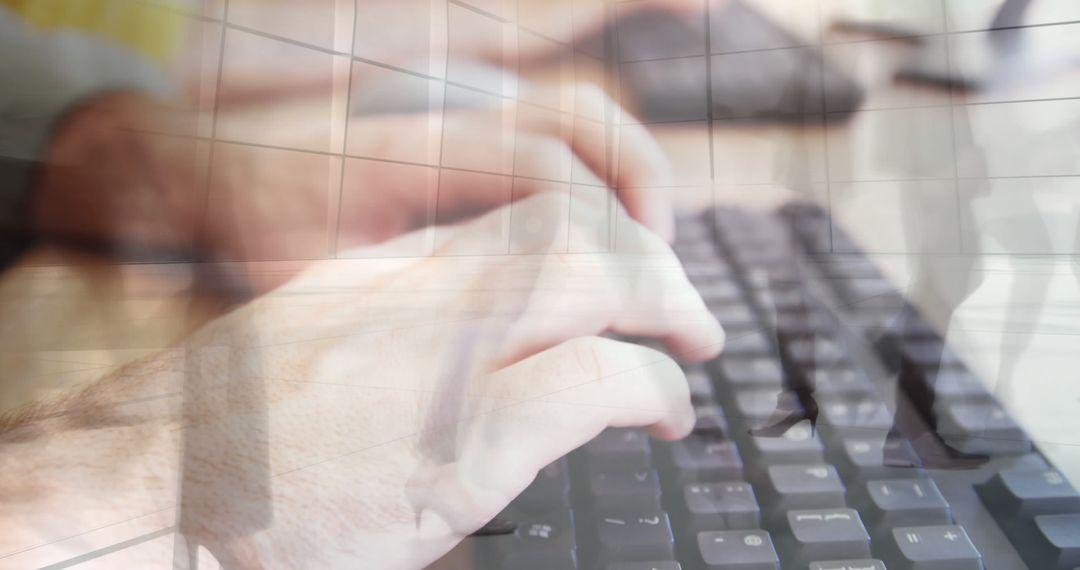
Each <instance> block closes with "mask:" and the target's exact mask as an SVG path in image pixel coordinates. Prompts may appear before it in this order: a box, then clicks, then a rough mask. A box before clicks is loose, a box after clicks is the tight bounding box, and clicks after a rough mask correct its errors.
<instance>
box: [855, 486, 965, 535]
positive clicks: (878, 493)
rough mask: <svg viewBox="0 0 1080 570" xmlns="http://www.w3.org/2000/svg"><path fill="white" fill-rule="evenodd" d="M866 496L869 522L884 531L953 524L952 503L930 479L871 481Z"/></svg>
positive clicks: (867, 519) (867, 520)
mask: <svg viewBox="0 0 1080 570" xmlns="http://www.w3.org/2000/svg"><path fill="white" fill-rule="evenodd" d="M866 495H867V496H866V498H867V505H866V508H865V509H863V514H864V515H865V516H866V522H867V523H869V524H870V525H872V526H874V527H876V528H880V529H882V530H887V529H890V528H893V527H898V526H925V525H946V524H950V523H951V522H952V509H951V508H950V507H949V503H948V502H946V501H945V497H943V496H942V495H941V491H940V490H939V489H938V487H937V484H936V483H934V481H932V480H930V479H894V480H887V481H869V482H867V483H866Z"/></svg>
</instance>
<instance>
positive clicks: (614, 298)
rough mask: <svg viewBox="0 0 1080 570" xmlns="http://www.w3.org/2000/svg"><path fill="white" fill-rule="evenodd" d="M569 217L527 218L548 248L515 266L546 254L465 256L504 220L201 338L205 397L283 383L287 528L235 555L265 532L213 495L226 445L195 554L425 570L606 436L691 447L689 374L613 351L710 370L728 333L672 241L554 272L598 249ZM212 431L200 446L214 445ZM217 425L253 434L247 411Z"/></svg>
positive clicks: (238, 454)
mask: <svg viewBox="0 0 1080 570" xmlns="http://www.w3.org/2000/svg"><path fill="white" fill-rule="evenodd" d="M559 204H560V202H559V201H558V199H557V197H556V196H555V195H553V194H550V193H542V194H539V195H536V196H533V197H530V198H528V199H525V200H522V201H520V202H516V203H515V204H514V218H515V220H518V221H519V222H521V223H530V222H531V226H532V227H534V228H535V231H532V232H531V233H527V234H526V235H520V236H517V237H516V238H515V243H514V244H513V245H512V246H511V247H513V248H514V249H515V250H516V251H520V252H522V253H526V252H530V251H532V252H536V253H537V254H536V255H487V256H470V255H462V254H464V253H467V252H468V251H470V249H469V248H470V247H471V246H472V245H473V244H475V243H477V242H478V241H483V240H495V239H499V236H500V235H502V234H501V232H502V227H503V226H502V224H503V219H504V218H503V214H504V213H505V212H502V211H499V210H496V211H494V212H492V213H490V214H488V215H485V216H482V217H480V218H478V219H476V220H474V221H470V222H466V223H463V224H462V225H460V226H457V227H455V228H452V229H450V230H449V231H452V232H453V233H452V236H451V237H450V238H449V239H448V240H446V241H445V242H444V244H445V245H444V246H443V247H441V248H440V250H439V251H438V252H437V254H438V255H436V256H434V257H426V258H415V259H402V258H386V259H365V260H360V261H333V262H325V263H320V264H317V265H314V266H312V267H310V268H309V269H308V270H307V271H305V272H304V273H303V274H301V275H300V276H299V277H298V278H296V279H295V280H293V281H291V282H289V283H288V284H287V285H285V286H283V287H281V288H279V289H277V290H275V291H274V292H272V293H270V294H269V295H267V296H265V297H262V298H260V299H258V300H256V301H254V302H252V303H251V304H249V305H247V306H245V307H244V308H242V309H240V310H238V311H236V312H234V313H232V314H230V315H228V316H227V317H225V318H224V319H222V320H221V321H218V322H216V323H214V324H213V325H211V326H209V327H207V328H206V329H204V330H203V331H201V332H200V333H199V334H197V335H196V336H195V337H194V339H193V340H192V341H191V347H192V354H196V355H205V358H204V357H203V356H198V357H197V358H198V361H199V362H200V363H204V364H201V365H200V366H198V367H197V368H196V369H197V370H198V371H199V372H197V374H199V375H202V376H205V378H204V380H206V381H212V379H213V378H218V377H220V376H223V374H224V372H223V371H222V370H221V369H220V366H221V363H222V362H224V361H229V362H232V363H233V364H234V365H235V364H239V366H238V367H236V368H235V369H238V370H242V371H246V372H247V373H250V374H252V375H258V376H260V377H263V378H265V385H266V393H267V397H268V400H269V402H270V409H269V415H268V426H269V429H268V432H267V433H269V439H268V448H269V450H270V453H269V471H270V473H271V474H272V478H271V480H270V481H271V483H270V488H271V490H272V505H273V513H274V515H273V522H272V524H271V525H270V526H269V528H266V529H265V530H263V531H260V532H257V533H255V534H254V535H253V536H249V537H245V538H240V539H232V540H225V539H224V538H223V537H229V536H235V535H237V534H242V533H241V532H240V531H237V532H230V526H229V525H230V524H231V523H230V521H237V522H236V524H237V525H239V526H238V527H237V528H246V526H245V525H244V523H243V521H244V520H245V518H247V514H246V513H245V509H244V505H243V504H242V503H241V504H239V505H237V504H236V503H237V501H235V497H230V496H228V495H225V494H222V495H220V496H218V495H216V494H215V492H214V491H215V488H216V487H215V479H214V477H213V475H214V473H218V475H219V477H220V471H218V469H220V468H221V467H222V466H226V465H227V466H229V469H230V470H231V471H230V472H232V473H235V472H236V470H237V467H238V462H241V463H240V466H241V467H243V464H242V461H243V458H244V457H245V454H244V452H243V450H237V449H230V448H229V446H222V448H221V449H220V451H216V450H215V449H214V448H213V446H210V447H209V448H207V449H204V450H202V451H198V450H196V452H197V453H200V454H201V455H200V457H199V458H198V461H197V462H196V464H195V468H196V469H195V474H194V476H195V479H196V480H197V481H205V483H204V486H205V487H206V489H204V490H203V492H201V493H199V496H201V497H204V498H205V503H204V504H203V505H201V506H199V505H195V511H194V512H201V514H202V515H203V516H205V520H206V521H207V522H206V524H205V525H199V524H194V525H189V527H188V531H189V536H190V537H192V538H195V539H197V540H199V541H200V542H201V543H203V544H206V545H207V546H209V547H210V549H211V551H213V552H214V553H215V554H216V555H217V556H218V558H219V560H221V561H223V562H226V563H231V564H232V565H233V566H235V567H238V568H240V567H242V568H256V567H274V568H297V567H318V568H331V567H348V568H421V567H423V566H425V565H426V564H428V563H430V562H431V561H433V560H435V559H437V558H438V557H439V556H441V555H442V554H443V553H445V552H447V551H449V550H450V549H451V548H452V547H453V546H454V545H455V544H456V543H457V542H458V541H460V540H461V539H462V538H463V537H464V536H466V535H468V534H469V533H470V532H471V531H473V530H475V529H477V528H479V527H480V526H482V525H483V524H484V523H486V522H487V521H488V520H489V519H490V518H491V517H493V516H494V515H496V514H497V513H498V512H499V511H500V510H501V509H502V508H504V507H505V506H506V505H507V504H508V502H509V501H510V500H511V499H512V498H513V497H514V496H515V495H516V494H518V493H519V492H520V491H522V490H523V489H524V488H525V487H526V486H527V485H528V484H529V483H530V482H531V480H532V479H533V477H534V476H535V475H536V473H537V471H538V470H539V469H540V468H541V467H543V466H544V465H546V464H548V463H550V462H552V461H554V460H555V459H557V458H558V457H560V456H562V455H564V454H565V453H568V452H569V451H571V450H573V449H574V448H576V447H578V446H579V445H581V444H583V443H585V442H586V441H588V440H589V439H591V438H592V437H593V436H595V435H596V434H597V433H599V432H600V431H601V430H602V429H604V428H606V427H608V426H649V431H650V433H651V434H653V435H654V436H656V437H660V438H664V439H674V438H678V437H681V436H683V435H685V434H686V433H688V432H689V430H690V429H691V426H692V424H693V421H694V414H693V411H692V409H691V406H690V401H689V395H688V389H687V386H686V384H685V378H684V376H683V373H682V371H681V370H680V368H679V367H678V366H677V365H676V364H675V363H674V362H673V361H672V360H671V359H670V358H668V357H667V356H665V355H664V354H662V353H660V352H657V351H654V350H651V349H647V348H643V347H640V346H637V345H632V344H627V343H623V342H619V341H616V340H610V339H606V338H601V337H598V336H596V335H599V334H600V333H603V332H606V331H613V332H618V333H625V334H633V335H645V336H651V337H657V338H659V339H661V340H662V341H663V342H664V343H665V345H666V346H667V347H668V348H669V350H671V351H672V352H673V353H675V354H677V355H680V356H682V357H684V358H687V359H691V360H701V359H706V358H710V357H712V356H714V355H715V354H716V353H717V352H718V351H719V349H720V345H721V343H722V342H723V332H722V330H721V329H720V327H719V325H718V323H717V322H716V321H715V320H714V319H713V317H712V316H711V315H710V314H709V312H708V311H707V310H706V307H705V305H704V303H703V302H702V300H701V298H700V297H699V296H698V294H697V292H696V291H695V290H694V289H693V288H692V287H691V285H690V283H689V281H688V280H687V278H686V276H685V274H684V273H683V271H682V269H681V267H680V265H679V263H678V260H677V259H676V258H675V257H674V255H673V253H672V252H671V250H670V248H669V247H668V246H667V244H666V243H665V242H664V240H662V239H661V238H660V237H658V236H657V235H655V234H654V233H653V232H651V231H649V230H647V229H646V228H644V227H643V226H641V225H640V224H638V223H636V222H634V221H632V220H630V219H627V218H621V219H619V220H618V224H619V225H618V234H619V238H618V242H617V243H616V244H615V248H614V250H615V251H614V252H608V253H597V254H574V255H571V254H565V253H561V254H550V253H547V254H545V253H542V252H547V251H550V250H551V249H553V248H554V249H558V248H559V246H562V244H565V240H566V235H567V232H571V231H578V232H579V231H580V228H577V229H575V228H572V227H570V224H569V222H568V221H567V220H568V218H567V217H566V216H565V211H564V210H563V209H561V208H560V206H559ZM580 207H581V208H590V207H591V206H589V205H587V204H581V205H580ZM603 212H604V211H603V210H599V209H598V210H596V211H593V212H590V211H586V212H583V213H585V214H589V215H591V216H593V218H592V219H598V218H599V217H600V216H602V215H603ZM579 219H580V218H579ZM580 235H585V234H580ZM398 239H399V240H408V239H413V236H411V235H406V236H402V237H400V238H398ZM396 245H397V244H396V243H394V242H390V243H388V244H386V245H385V246H384V247H387V248H388V251H393V248H394V247H396ZM587 245H590V246H591V247H592V248H593V249H594V250H595V251H605V250H608V249H610V248H607V247H605V246H606V244H601V243H593V244H587ZM563 247H564V246H563ZM244 331H255V332H254V333H253V334H250V335H249V334H248V333H247V332H244ZM189 366H191V361H190V360H189ZM230 369H233V368H232V367H231V368H230ZM242 408H243V406H241V409H242ZM214 421H215V420H208V421H207V422H206V423H202V424H199V425H196V426H194V427H193V428H191V429H197V430H198V429H209V430H210V433H213V431H214V429H213V427H212V425H213V423H214ZM217 421H222V422H228V423H227V425H228V426H230V429H231V430H233V431H235V430H236V429H240V428H242V426H244V425H245V420H244V418H243V416H242V414H241V415H239V416H238V415H237V414H236V413H235V412H233V413H230V414H229V415H228V417H227V418H221V419H220V420H217ZM208 426H209V427H208ZM188 437H189V438H191V437H192V436H191V434H189V436H188ZM202 440H204V441H205V438H202ZM200 466H201V468H203V469H205V470H206V471H207V473H206V474H205V475H206V476H205V477H200V476H199V474H198V469H199V468H200ZM263 467H265V466H263V465H259V464H258V462H257V461H255V460H252V461H251V465H250V468H252V469H254V470H256V471H258V470H259V469H260V468H263ZM242 471H243V469H241V472H242ZM227 488H231V487H230V486H223V487H222V489H227ZM230 501H231V502H230ZM253 510H258V509H254V507H253ZM200 529H201V530H200ZM200 534H202V536H200Z"/></svg>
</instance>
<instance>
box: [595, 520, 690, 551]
mask: <svg viewBox="0 0 1080 570" xmlns="http://www.w3.org/2000/svg"><path fill="white" fill-rule="evenodd" d="M597 539H598V543H599V547H600V553H599V555H600V563H602V564H611V563H614V562H633V561H637V560H674V559H675V546H674V545H675V538H674V536H673V535H672V533H671V522H670V521H669V520H668V516H667V513H665V512H663V511H659V510H638V511H621V510H620V511H615V512H611V513H606V514H605V513H601V514H598V515H597Z"/></svg>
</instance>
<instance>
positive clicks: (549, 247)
mask: <svg viewBox="0 0 1080 570" xmlns="http://www.w3.org/2000/svg"><path fill="white" fill-rule="evenodd" d="M513 191H514V201H513V202H512V203H511V205H510V253H511V254H537V253H566V247H567V239H568V231H569V224H568V221H569V217H570V184H568V183H565V182H551V181H546V180H527V179H523V178H515V179H514V188H513ZM541 192H543V193H545V194H547V196H545V198H546V199H545V200H544V201H543V202H542V203H541V205H543V206H545V207H542V208H541V207H537V206H536V205H534V206H532V207H530V208H527V209H526V208H521V207H520V204H521V202H522V201H523V200H526V199H528V198H529V196H533V195H535V194H538V193H541Z"/></svg>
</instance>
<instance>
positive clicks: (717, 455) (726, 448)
mask: <svg viewBox="0 0 1080 570" xmlns="http://www.w3.org/2000/svg"><path fill="white" fill-rule="evenodd" d="M671 460H672V464H673V465H674V467H675V469H676V470H677V471H678V472H679V480H680V481H682V482H684V483H696V482H699V481H738V480H740V479H742V474H743V462H742V458H741V457H740V456H739V449H738V447H736V445H735V443H733V442H731V441H717V440H715V439H713V438H703V437H699V436H693V435H692V436H690V437H688V438H686V439H683V440H682V441H676V442H675V443H673V444H672V445H671Z"/></svg>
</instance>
